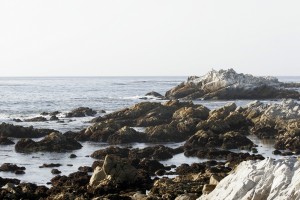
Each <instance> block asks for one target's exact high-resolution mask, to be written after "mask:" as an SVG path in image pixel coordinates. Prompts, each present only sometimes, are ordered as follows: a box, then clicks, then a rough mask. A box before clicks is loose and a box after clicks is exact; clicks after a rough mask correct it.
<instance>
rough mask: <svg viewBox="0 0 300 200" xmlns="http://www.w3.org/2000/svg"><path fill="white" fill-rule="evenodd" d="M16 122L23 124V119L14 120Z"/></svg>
mask: <svg viewBox="0 0 300 200" xmlns="http://www.w3.org/2000/svg"><path fill="white" fill-rule="evenodd" d="M12 120H13V121H14V122H23V121H22V120H21V119H15V118H14V119H12Z"/></svg>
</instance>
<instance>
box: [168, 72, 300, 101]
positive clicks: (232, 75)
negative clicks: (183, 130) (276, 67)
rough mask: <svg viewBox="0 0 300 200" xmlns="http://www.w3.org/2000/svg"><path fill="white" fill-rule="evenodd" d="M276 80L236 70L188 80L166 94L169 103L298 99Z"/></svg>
mask: <svg viewBox="0 0 300 200" xmlns="http://www.w3.org/2000/svg"><path fill="white" fill-rule="evenodd" d="M281 86H282V85H281V83H280V82H279V81H278V79H277V78H274V77H255V76H252V75H249V74H238V73H236V72H235V71H234V70H233V69H228V70H219V71H216V70H212V71H210V72H208V73H207V74H206V75H204V76H201V77H196V76H194V77H189V78H188V80H187V81H186V82H183V83H181V84H179V85H178V86H176V87H175V88H173V89H171V90H169V91H167V92H166V95H165V96H166V97H167V98H169V99H180V98H185V99H197V98H204V99H277V98H295V99H298V98H299V92H297V91H295V90H290V89H285V88H283V87H281Z"/></svg>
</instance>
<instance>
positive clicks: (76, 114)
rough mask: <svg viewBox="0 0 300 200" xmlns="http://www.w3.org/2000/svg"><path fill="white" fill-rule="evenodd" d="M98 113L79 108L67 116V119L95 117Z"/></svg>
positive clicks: (89, 109)
mask: <svg viewBox="0 0 300 200" xmlns="http://www.w3.org/2000/svg"><path fill="white" fill-rule="evenodd" d="M96 114H97V112H96V111H94V110H93V109H91V108H88V107H79V108H76V109H74V110H72V111H71V112H69V113H67V114H66V117H86V116H94V115H96Z"/></svg>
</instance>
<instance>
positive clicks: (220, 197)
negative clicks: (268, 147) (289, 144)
mask: <svg viewBox="0 0 300 200" xmlns="http://www.w3.org/2000/svg"><path fill="white" fill-rule="evenodd" d="M260 199H264V200H283V199H288V200H296V199H300V162H299V161H297V159H296V158H292V157H289V158H285V159H280V160H273V159H271V158H268V159H265V160H263V161H245V162H242V163H241V164H240V165H238V167H237V168H236V169H235V171H233V172H232V173H231V174H230V175H228V176H227V177H225V178H224V179H223V180H222V181H221V182H220V183H219V184H218V185H217V187H216V188H215V189H214V190H213V191H212V192H211V193H210V194H208V195H203V196H201V197H200V198H198V200H260Z"/></svg>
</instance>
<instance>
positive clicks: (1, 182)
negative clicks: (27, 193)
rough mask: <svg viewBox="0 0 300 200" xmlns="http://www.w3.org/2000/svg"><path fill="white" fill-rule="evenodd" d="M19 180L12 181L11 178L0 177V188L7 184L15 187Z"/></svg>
mask: <svg viewBox="0 0 300 200" xmlns="http://www.w3.org/2000/svg"><path fill="white" fill-rule="evenodd" d="M20 182H21V181H20V180H18V179H15V178H14V179H12V178H2V177H0V188H1V187H3V186H4V185H6V184H7V183H12V184H15V185H18V184H20Z"/></svg>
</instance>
